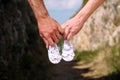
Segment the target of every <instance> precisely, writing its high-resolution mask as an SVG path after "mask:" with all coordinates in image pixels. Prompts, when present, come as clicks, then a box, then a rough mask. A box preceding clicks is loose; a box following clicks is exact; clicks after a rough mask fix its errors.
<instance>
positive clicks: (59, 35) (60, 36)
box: [56, 31, 62, 39]
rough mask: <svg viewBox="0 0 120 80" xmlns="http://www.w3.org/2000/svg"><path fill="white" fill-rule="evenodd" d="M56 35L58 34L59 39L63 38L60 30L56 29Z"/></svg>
mask: <svg viewBox="0 0 120 80" xmlns="http://www.w3.org/2000/svg"><path fill="white" fill-rule="evenodd" d="M56 36H57V38H58V39H61V38H62V35H61V34H60V33H59V32H58V31H56Z"/></svg>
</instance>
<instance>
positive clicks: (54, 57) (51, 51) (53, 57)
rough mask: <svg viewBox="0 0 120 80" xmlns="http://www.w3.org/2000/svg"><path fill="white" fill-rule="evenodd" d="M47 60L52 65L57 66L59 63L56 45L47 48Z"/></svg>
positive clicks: (59, 57) (59, 56) (59, 58)
mask: <svg viewBox="0 0 120 80" xmlns="http://www.w3.org/2000/svg"><path fill="white" fill-rule="evenodd" d="M48 58H49V60H50V62H51V63H53V64H58V63H59V62H60V61H61V59H62V57H61V55H60V53H59V49H58V46H57V45H55V46H49V48H48Z"/></svg>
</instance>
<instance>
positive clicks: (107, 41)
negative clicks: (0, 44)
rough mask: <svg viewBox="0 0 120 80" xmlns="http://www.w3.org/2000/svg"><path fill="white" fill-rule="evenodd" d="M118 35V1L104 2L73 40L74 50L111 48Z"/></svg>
mask: <svg viewBox="0 0 120 80" xmlns="http://www.w3.org/2000/svg"><path fill="white" fill-rule="evenodd" d="M119 35H120V0H106V1H105V3H104V4H103V5H102V6H100V7H99V8H98V9H97V10H96V11H95V12H94V13H93V14H92V15H91V16H90V17H89V19H88V20H87V21H86V23H85V24H84V27H83V28H82V30H81V31H80V32H79V33H78V34H77V35H76V36H75V37H74V38H73V40H72V43H73V45H74V49H75V50H78V51H81V50H94V49H97V48H98V47H100V46H102V45H108V46H113V45H115V44H117V43H118V41H119Z"/></svg>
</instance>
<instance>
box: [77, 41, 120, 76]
mask: <svg viewBox="0 0 120 80" xmlns="http://www.w3.org/2000/svg"><path fill="white" fill-rule="evenodd" d="M75 54H76V56H75V60H77V61H81V62H84V64H89V63H94V64H96V65H93V67H97V68H95V69H99V70H98V73H100V74H106V75H108V74H112V73H114V72H119V71H120V42H119V43H118V44H116V45H114V46H112V47H110V46H108V45H104V46H102V47H100V48H98V49H97V50H94V51H91V50H88V51H81V52H79V51H75ZM101 59H102V60H101ZM100 68H104V69H105V70H104V71H102V69H100ZM106 72H107V73H106Z"/></svg>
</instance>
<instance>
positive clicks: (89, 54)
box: [75, 50, 99, 63]
mask: <svg viewBox="0 0 120 80" xmlns="http://www.w3.org/2000/svg"><path fill="white" fill-rule="evenodd" d="M98 52H99V50H94V51H82V52H78V51H75V54H76V56H75V60H77V61H83V62H85V63H89V62H91V61H92V60H93V58H94V57H95V56H96V55H97V53H98Z"/></svg>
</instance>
